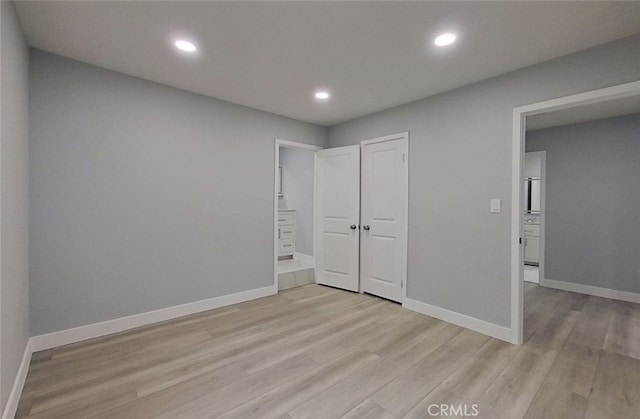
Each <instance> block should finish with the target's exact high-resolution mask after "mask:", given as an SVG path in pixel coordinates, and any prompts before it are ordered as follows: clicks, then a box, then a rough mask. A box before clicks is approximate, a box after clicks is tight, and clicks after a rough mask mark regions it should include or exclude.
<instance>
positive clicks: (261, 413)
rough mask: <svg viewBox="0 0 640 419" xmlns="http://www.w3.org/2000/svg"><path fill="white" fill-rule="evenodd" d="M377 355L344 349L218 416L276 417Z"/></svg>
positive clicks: (369, 362)
mask: <svg viewBox="0 0 640 419" xmlns="http://www.w3.org/2000/svg"><path fill="white" fill-rule="evenodd" d="M379 358H380V357H379V356H377V355H375V354H372V353H370V352H368V351H366V350H364V349H357V350H355V351H353V352H350V353H347V354H345V355H343V356H341V357H339V358H337V359H335V360H333V361H331V362H329V363H327V364H324V365H322V366H321V367H319V368H318V369H316V370H314V371H312V372H310V373H309V374H306V375H302V376H299V377H292V379H291V380H290V382H288V383H287V384H286V385H283V386H281V387H279V388H278V389H277V390H275V391H273V392H271V393H269V394H267V395H265V396H263V397H260V398H257V399H254V400H252V401H250V402H248V403H244V404H243V405H242V406H240V407H238V408H236V409H234V410H232V411H230V412H228V413H227V414H225V415H223V416H222V418H225V419H231V418H237V419H249V418H257V419H262V418H279V417H281V416H282V415H285V414H287V412H289V411H290V410H292V409H294V408H295V407H297V406H299V405H300V404H302V403H304V402H305V401H307V400H308V399H310V398H311V397H313V396H314V395H316V394H318V393H320V392H322V391H324V390H325V389H327V388H329V387H331V386H332V385H333V384H335V383H337V382H339V381H341V380H343V379H345V378H346V377H348V376H350V375H351V374H353V373H354V372H355V371H358V370H359V369H361V368H363V367H365V366H367V365H369V364H371V363H373V362H375V361H376V360H378V359H379Z"/></svg>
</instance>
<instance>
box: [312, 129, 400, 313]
mask: <svg viewBox="0 0 640 419" xmlns="http://www.w3.org/2000/svg"><path fill="white" fill-rule="evenodd" d="M407 153H408V135H407V134H406V133H403V134H398V135H393V136H388V137H382V138H377V139H373V140H369V141H363V142H362V143H361V145H359V146H348V147H338V148H331V149H325V150H320V151H318V152H317V166H316V167H317V176H316V182H317V183H316V235H315V237H316V281H317V282H318V283H320V284H325V285H330V286H333V287H337V288H343V289H346V290H350V291H356V292H357V291H362V292H366V293H370V294H374V295H377V296H380V297H383V298H387V299H389V300H393V301H402V299H403V296H404V286H405V283H406V276H407V205H408V154H407Z"/></svg>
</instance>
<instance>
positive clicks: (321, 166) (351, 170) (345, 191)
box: [315, 146, 360, 291]
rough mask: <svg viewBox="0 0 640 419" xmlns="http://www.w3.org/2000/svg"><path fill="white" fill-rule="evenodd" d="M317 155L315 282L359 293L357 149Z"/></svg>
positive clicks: (358, 151)
mask: <svg viewBox="0 0 640 419" xmlns="http://www.w3.org/2000/svg"><path fill="white" fill-rule="evenodd" d="M316 153H317V154H316V156H317V162H316V167H317V176H316V234H315V237H316V268H315V275H316V282H317V283H319V284H325V285H330V286H333V287H338V288H343V289H346V290H350V291H358V282H359V281H358V260H359V250H360V243H359V237H358V226H359V224H360V146H349V147H338V148H330V149H326V150H319V151H317V152H316Z"/></svg>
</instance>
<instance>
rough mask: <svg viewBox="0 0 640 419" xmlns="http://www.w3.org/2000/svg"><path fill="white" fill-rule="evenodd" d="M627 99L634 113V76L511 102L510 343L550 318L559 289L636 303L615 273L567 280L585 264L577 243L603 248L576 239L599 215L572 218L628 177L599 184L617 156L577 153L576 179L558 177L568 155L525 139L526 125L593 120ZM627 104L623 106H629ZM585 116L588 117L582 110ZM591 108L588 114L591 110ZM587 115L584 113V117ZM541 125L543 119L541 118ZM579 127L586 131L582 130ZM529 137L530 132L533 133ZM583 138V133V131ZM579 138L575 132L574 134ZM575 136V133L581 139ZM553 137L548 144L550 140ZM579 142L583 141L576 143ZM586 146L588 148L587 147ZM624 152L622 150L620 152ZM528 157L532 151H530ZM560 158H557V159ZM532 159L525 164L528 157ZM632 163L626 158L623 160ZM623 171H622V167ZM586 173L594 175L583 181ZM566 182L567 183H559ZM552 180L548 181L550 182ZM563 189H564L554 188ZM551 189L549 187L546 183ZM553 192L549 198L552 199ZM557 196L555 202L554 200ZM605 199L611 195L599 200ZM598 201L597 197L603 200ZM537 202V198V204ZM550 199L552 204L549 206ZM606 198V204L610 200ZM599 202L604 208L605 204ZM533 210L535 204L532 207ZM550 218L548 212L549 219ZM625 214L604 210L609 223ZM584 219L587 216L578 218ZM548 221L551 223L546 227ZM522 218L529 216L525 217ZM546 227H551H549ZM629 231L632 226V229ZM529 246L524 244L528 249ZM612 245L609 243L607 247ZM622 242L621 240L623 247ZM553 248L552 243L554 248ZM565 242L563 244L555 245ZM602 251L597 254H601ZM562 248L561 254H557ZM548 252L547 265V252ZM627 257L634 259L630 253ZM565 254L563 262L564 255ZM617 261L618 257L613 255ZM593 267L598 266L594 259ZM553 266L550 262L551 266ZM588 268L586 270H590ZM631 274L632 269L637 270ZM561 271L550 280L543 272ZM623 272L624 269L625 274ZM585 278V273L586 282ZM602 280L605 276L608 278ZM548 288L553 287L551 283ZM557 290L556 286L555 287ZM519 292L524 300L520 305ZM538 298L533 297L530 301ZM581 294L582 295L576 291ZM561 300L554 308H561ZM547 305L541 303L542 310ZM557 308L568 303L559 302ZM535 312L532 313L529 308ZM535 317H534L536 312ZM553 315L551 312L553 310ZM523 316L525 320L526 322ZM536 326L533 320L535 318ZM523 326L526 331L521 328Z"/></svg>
mask: <svg viewBox="0 0 640 419" xmlns="http://www.w3.org/2000/svg"><path fill="white" fill-rule="evenodd" d="M632 106H639V108H638V110H637V111H636V112H640V81H636V82H631V83H626V84H622V85H618V86H613V87H608V88H604V89H599V90H594V91H590V92H586V93H581V94H577V95H572V96H567V97H563V98H558V99H553V100H549V101H545V102H540V103H535V104H531V105H527V106H522V107H518V108H515V109H514V113H513V164H512V217H511V221H512V228H511V231H512V237H511V240H512V245H511V332H512V337H511V341H512V342H513V343H515V344H522V343H523V341H524V340H525V338H528V337H530V336H531V334H532V332H533V330H532V328H534V327H535V325H536V324H538V323H540V322H541V321H542V320H541V319H542V318H543V317H544V318H550V317H554V316H553V315H552V314H551V311H550V310H549V307H550V306H551V305H552V304H553V301H555V300H554V299H557V298H561V296H560V294H562V293H563V292H565V293H566V291H570V292H572V293H580V294H572V295H574V296H578V297H575V298H574V299H575V300H576V301H578V300H584V299H585V298H584V295H592V296H599V297H606V298H612V299H619V300H623V301H632V302H640V290H635V291H633V290H630V289H629V290H625V289H623V288H625V285H624V284H623V285H620V284H617V285H616V286H617V287H618V288H617V289H613V288H614V282H615V281H616V280H617V279H615V278H616V275H614V274H612V275H605V274H603V273H602V272H601V273H600V275H591V272H589V274H588V275H581V278H580V279H579V280H570V279H569V278H568V276H569V274H568V272H569V271H570V270H571V271H577V270H576V269H575V268H576V267H582V266H580V265H581V264H583V265H584V266H589V265H590V264H593V263H592V260H591V259H590V257H589V256H588V255H587V253H586V252H577V251H575V252H574V250H575V249H577V248H578V247H579V246H586V249H589V248H598V247H602V243H598V242H597V241H594V242H591V243H589V242H587V243H585V240H580V237H587V235H585V234H584V233H585V232H586V231H588V230H590V229H591V230H593V229H594V227H597V225H600V226H599V229H600V230H602V228H603V222H602V221H603V218H600V219H598V218H596V220H599V221H596V222H593V223H587V222H585V223H582V225H581V226H580V225H578V226H576V225H575V224H576V223H575V222H574V221H576V220H579V219H582V218H585V217H586V215H588V214H589V213H593V212H594V211H596V209H595V205H594V202H593V199H594V198H599V195H602V192H604V193H607V192H610V191H611V190H623V189H624V185H623V184H628V183H629V181H630V180H629V179H628V176H627V177H622V179H624V180H623V181H622V184H621V185H620V186H621V187H620V188H619V187H618V185H615V186H613V187H609V188H607V187H603V185H604V184H603V179H602V178H600V177H598V174H599V173H598V171H599V170H600V171H602V170H604V171H605V172H606V171H616V170H617V171H620V172H624V170H626V169H623V168H620V167H619V165H618V164H617V163H614V164H610V165H608V166H602V167H599V168H598V166H597V165H596V166H594V165H590V164H589V163H587V162H588V161H589V160H588V159H584V161H585V163H584V164H582V166H583V167H584V168H585V169H586V172H584V174H583V175H581V178H577V179H578V180H575V179H574V181H573V182H570V183H567V182H564V181H565V180H566V179H565V178H564V176H562V175H561V174H560V172H559V171H558V170H557V168H558V167H561V168H563V169H566V168H567V167H568V166H570V165H571V163H575V161H574V159H573V157H571V156H566V155H565V154H566V153H565V154H563V155H561V152H560V151H558V150H555V149H553V150H552V147H551V146H550V144H551V143H547V145H546V146H542V144H543V142H539V143H538V144H537V145H536V146H533V141H531V144H530V143H529V142H528V141H529V140H528V138H529V135H530V133H529V132H528V131H531V132H537V131H538V130H542V129H543V128H550V129H551V127H560V128H564V127H565V126H572V127H573V128H575V126H576V125H578V124H581V123H584V122H585V121H593V120H595V119H603V118H610V117H614V116H619V115H624V114H625V111H624V109H630V107H632ZM632 112H633V111H629V112H626V113H627V114H628V113H632ZM589 115H590V116H589ZM594 115H595V116H594ZM587 116H588V117H587ZM545 124H546V125H545ZM585 132H586V131H585ZM533 137H534V136H532V137H531V138H533ZM582 137H584V136H582ZM581 139H582V138H581ZM581 139H576V141H577V140H581ZM557 144H558V143H557V142H555V143H553V145H554V147H553V148H555V146H556V145H557ZM581 144H583V145H586V143H584V142H583V143H581ZM575 150H576V154H574V156H576V157H578V156H579V155H583V156H584V155H588V154H589V153H591V154H593V150H592V149H591V148H589V147H583V146H578V147H577V148H575ZM590 150H591V151H590ZM527 152H535V153H536V154H535V156H537V157H538V158H539V160H540V162H541V166H543V170H542V172H541V174H540V176H539V179H540V180H539V185H538V184H536V182H537V179H535V178H536V177H538V176H535V174H533V175H531V174H530V173H529V171H530V170H531V168H530V167H527V160H530V161H531V159H532V158H531V157H529V159H527V157H528V156H527ZM623 155H624V154H621V156H623ZM529 156H532V155H529ZM558 163H560V164H558ZM529 166H531V163H530V164H529ZM627 166H629V167H633V163H631V164H629V165H627ZM624 173H626V172H624ZM589 179H591V180H592V181H593V182H591V181H589ZM563 182H564V183H567V185H564V186H562V185H563ZM550 185H551V186H550ZM561 187H562V188H564V189H561ZM549 188H551V189H549ZM634 195H637V194H624V196H634ZM554 196H555V198H554ZM575 198H582V201H580V202H582V206H581V207H575V206H573V207H572V205H573V204H572V203H571V202H570V201H567V200H569V199H574V200H575ZM560 199H562V200H563V203H562V204H561V203H560V202H559V201H560ZM606 202H610V201H606ZM606 202H605V201H603V203H605V204H606ZM538 204H539V205H538ZM550 205H551V206H552V207H553V210H551V209H549V208H550ZM611 205H617V204H613V202H611ZM617 206H618V207H619V208H620V209H621V210H622V211H626V210H625V209H624V208H627V207H628V206H629V205H617ZM610 207H611V206H610V205H608V204H607V205H605V206H604V208H610ZM569 208H574V210H573V212H572V213H571V214H565V215H564V218H561V216H560V213H561V212H562V211H564V210H567V209H569ZM538 209H539V211H538ZM550 217H555V218H550ZM627 218H628V217H620V216H616V215H609V216H608V217H606V218H605V219H606V220H608V222H609V225H607V228H609V229H610V227H611V226H613V224H612V223H613V222H616V223H620V222H623V221H624V219H627ZM585 219H586V218H585ZM552 220H553V225H554V227H553V228H551V224H550V223H552ZM527 221H529V222H527ZM550 228H551V230H549V229H550ZM566 228H569V229H573V232H577V233H578V235H577V236H576V235H575V234H574V235H573V236H571V235H569V234H567V235H566V236H565V237H564V238H562V239H560V240H558V238H557V237H556V238H551V237H550V236H549V234H550V231H552V232H553V233H554V234H555V235H556V236H557V235H558V234H557V233H558V231H560V230H563V229H566ZM634 234H635V233H634ZM624 235H625V237H626V236H628V235H629V231H628V229H627V230H625V233H624ZM527 246H529V248H527ZM610 247H611V246H610ZM622 247H623V248H625V247H624V246H622ZM554 249H555V250H554ZM562 249H564V250H562ZM572 252H573V253H574V256H575V255H580V256H579V257H577V258H574V259H575V260H573V262H571V261H570V260H569V259H567V257H566V256H568V255H570V254H571V253H572ZM602 253H603V252H599V253H597V255H598V256H600V255H601V254H602ZM559 255H562V258H560V257H559ZM552 256H553V264H552V260H551V259H550V258H551V257H552ZM626 259H630V260H631V263H633V260H632V259H633V258H625V260H626ZM568 260H569V262H567V261H568ZM617 260H618V261H619V260H620V258H617ZM536 263H537V264H538V265H539V266H538V267H539V277H538V280H539V285H537V284H532V283H526V284H525V279H526V278H527V275H528V276H529V278H530V279H531V278H532V277H533V275H532V273H531V272H527V271H528V270H529V271H531V270H532V268H531V266H534V265H535V264H536ZM594 266H597V265H594ZM609 266H617V264H609ZM552 268H553V269H552ZM592 271H593V269H592ZM636 273H637V272H636ZM550 275H551V276H554V275H559V276H562V279H561V280H558V278H553V279H550V278H549V276H550ZM596 276H599V279H602V278H605V277H606V279H605V281H604V283H603V285H597V286H594V284H587V283H586V282H585V277H592V278H595V277H596ZM627 276H628V275H627ZM618 278H619V276H618ZM589 280H590V279H587V280H586V281H587V282H588V281H589ZM607 281H608V282H607ZM554 288H555V289H554ZM557 290H562V291H557ZM525 293H526V295H527V301H526V305H525ZM536 295H538V297H544V298H538V300H537V301H534V299H535V298H536V297H535V296H536ZM580 295H582V297H580ZM562 306H563V305H562V304H560V305H559V306H558V307H562ZM544 307H546V309H543V308H544ZM564 307H567V305H566V304H565V305H564ZM536 313H538V314H539V316H537V315H536ZM536 316H537V317H536ZM556 317H557V316H556ZM525 319H527V320H526V322H527V324H526V325H525ZM538 326H539V324H538ZM525 329H526V330H525Z"/></svg>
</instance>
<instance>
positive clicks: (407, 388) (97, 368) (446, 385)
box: [16, 284, 640, 419]
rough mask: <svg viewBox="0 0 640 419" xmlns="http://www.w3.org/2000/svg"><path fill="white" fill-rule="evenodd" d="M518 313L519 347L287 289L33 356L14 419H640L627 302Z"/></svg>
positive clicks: (340, 295)
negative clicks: (442, 417)
mask: <svg viewBox="0 0 640 419" xmlns="http://www.w3.org/2000/svg"><path fill="white" fill-rule="evenodd" d="M524 307H525V321H526V322H528V329H525V330H528V333H526V341H525V344H524V345H522V346H519V347H518V346H513V345H510V344H508V343H505V342H501V341H498V340H496V339H491V338H488V337H486V336H483V335H480V334H478V333H475V332H472V331H469V330H465V329H462V328H460V327H458V326H454V325H451V324H449V323H446V322H442V321H439V320H436V319H434V318H431V317H427V316H423V315H420V314H418V313H415V312H410V311H407V310H405V309H403V308H402V307H401V306H399V305H398V304H395V303H391V302H389V301H386V300H382V299H379V298H376V297H373V296H369V295H363V294H357V293H351V292H343V291H340V290H337V289H334V288H330V287H323V286H318V285H309V286H304V287H299V288H292V289H289V290H286V291H284V292H281V293H279V294H278V295H274V296H269V297H265V298H261V299H257V300H252V301H248V302H245V303H241V304H236V305H233V306H229V307H224V308H221V309H217V310H211V311H208V312H204V313H199V314H196V315H192V316H185V317H182V318H179V319H174V320H170V321H167V322H163V323H159V324H154V325H149V326H145V327H141V328H137V329H133V330H129V331H126V332H123V333H118V334H114V335H110V336H105V337H101V338H98V339H92V340H89V341H85V342H78V343H75V344H72V345H67V346H64V347H59V348H54V349H50V350H46V351H41V352H39V353H36V354H34V356H33V357H32V360H31V364H30V367H29V372H28V375H27V379H26V384H25V388H24V391H23V393H22V396H21V399H20V402H19V405H18V412H17V415H16V417H18V418H65V419H67V418H68V419H76V418H88V417H94V418H103V419H106V418H110V419H111V418H117V419H145V418H158V417H174V418H185V419H188V418H197V419H200V418H203V417H220V416H224V417H225V419H232V418H242V419H245V418H283V419H299V418H307V417H308V418H323V419H325V418H340V417H346V418H350V419H351V418H361V417H364V418H367V417H372V418H386V419H388V418H393V417H398V418H399V417H403V416H404V417H406V418H423V417H430V416H432V413H433V407H432V405H434V404H435V405H437V406H439V408H440V407H442V406H441V405H444V407H443V408H444V409H449V410H448V411H446V413H447V415H448V416H447V417H464V415H462V416H461V411H460V410H451V409H454V407H455V406H462V407H463V408H466V409H467V410H466V411H467V413H468V412H470V410H469V409H471V407H472V406H473V404H475V403H477V406H476V408H477V410H478V416H477V417H481V418H482V417H486V418H492V419H494V418H503V417H504V418H510V419H511V418H514V419H517V418H523V417H526V418H527V419H533V418H553V417H558V418H560V417H561V418H563V419H564V418H583V417H587V418H589V419H593V418H598V419H600V418H605V417H616V418H618V417H619V418H632V417H633V418H637V417H640V414H639V407H638V406H639V405H640V383H639V382H638V380H640V359H638V358H640V340H639V339H640V306H639V305H637V304H632V303H624V302H618V301H613V300H607V299H603V298H598V297H590V296H582V295H579V294H575V293H570V292H566V291H559V290H554V289H550V288H544V287H540V286H538V285H535V284H525V304H524ZM525 327H527V324H525ZM447 406H449V407H447ZM430 408H431V411H430V410H429V409H430ZM458 409H459V407H458ZM456 415H458V416H456Z"/></svg>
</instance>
